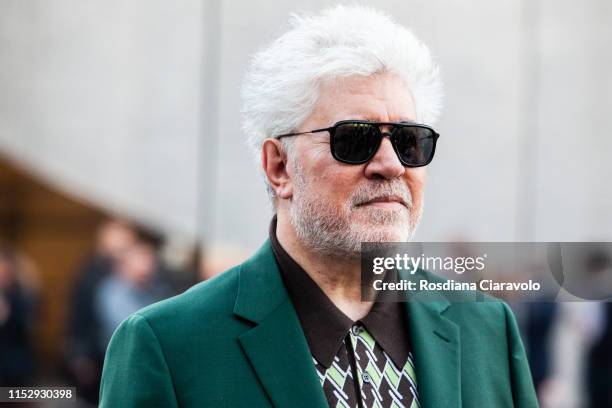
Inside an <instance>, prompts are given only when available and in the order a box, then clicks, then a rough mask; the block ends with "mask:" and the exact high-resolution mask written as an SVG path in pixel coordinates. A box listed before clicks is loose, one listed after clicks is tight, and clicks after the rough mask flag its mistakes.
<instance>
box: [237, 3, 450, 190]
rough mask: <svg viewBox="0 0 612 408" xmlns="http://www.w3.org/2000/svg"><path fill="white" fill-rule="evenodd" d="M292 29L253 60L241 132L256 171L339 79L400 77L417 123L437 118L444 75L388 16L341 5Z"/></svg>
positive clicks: (294, 18) (294, 22)
mask: <svg viewBox="0 0 612 408" xmlns="http://www.w3.org/2000/svg"><path fill="white" fill-rule="evenodd" d="M290 24H291V29H290V30H289V31H288V32H286V33H285V34H283V35H282V36H281V37H280V38H278V39H277V40H276V41H274V42H273V43H272V44H271V45H270V46H268V47H267V48H265V49H264V50H262V51H260V52H258V53H257V54H255V55H254V56H253V58H252V60H251V63H250V66H249V68H248V70H247V72H246V75H245V78H244V82H243V85H242V100H243V107H242V114H243V130H244V132H245V134H246V136H247V140H248V144H249V147H250V148H251V150H252V152H253V154H254V156H255V160H256V162H257V163H258V165H259V166H258V167H260V168H261V146H262V144H263V141H264V140H265V139H266V138H269V137H275V136H278V135H281V134H284V133H290V132H292V131H295V130H296V129H298V128H299V126H300V125H301V124H302V123H303V122H304V120H305V119H306V118H307V117H308V116H309V115H310V113H311V112H312V111H313V109H314V107H315V104H316V103H317V100H318V96H319V86H320V84H321V83H322V82H324V81H329V80H333V79H335V78H340V77H347V76H352V75H359V76H370V75H373V74H377V73H387V72H388V73H393V74H396V75H398V76H399V77H400V78H401V79H402V80H403V81H404V82H405V83H406V84H407V85H408V87H409V89H410V91H411V93H412V97H413V99H414V102H415V105H416V114H417V121H419V122H421V123H426V124H432V123H434V122H435V121H436V120H437V118H438V116H439V113H440V110H441V105H442V81H441V78H440V74H439V69H438V67H437V65H436V64H435V63H434V62H433V60H432V58H431V54H430V52H429V49H428V48H427V46H425V44H423V43H422V42H421V41H420V40H419V39H417V38H416V37H415V36H414V34H412V32H411V31H409V30H408V29H407V28H405V27H403V26H401V25H399V24H397V23H396V22H394V21H393V19H392V18H391V17H390V16H389V15H387V14H385V13H383V12H380V11H378V10H376V9H373V8H371V7H365V6H356V5H354V6H343V5H338V6H335V7H332V8H328V9H325V10H323V11H322V12H321V13H319V14H316V15H308V16H298V15H296V14H292V15H291V19H290ZM283 140H284V141H285V140H287V139H283ZM283 145H284V146H285V147H286V148H287V147H288V145H289V144H288V143H286V142H285V143H283ZM264 180H265V177H264ZM266 185H267V186H268V190H269V191H270V189H269V185H268V183H267V180H266Z"/></svg>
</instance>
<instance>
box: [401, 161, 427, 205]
mask: <svg viewBox="0 0 612 408" xmlns="http://www.w3.org/2000/svg"><path fill="white" fill-rule="evenodd" d="M405 179H406V183H407V184H408V188H409V189H410V193H411V194H412V199H413V200H414V201H415V204H417V205H418V204H420V203H421V202H422V201H423V193H424V190H425V181H426V179H427V171H426V170H425V168H424V167H419V168H415V169H406V177H405Z"/></svg>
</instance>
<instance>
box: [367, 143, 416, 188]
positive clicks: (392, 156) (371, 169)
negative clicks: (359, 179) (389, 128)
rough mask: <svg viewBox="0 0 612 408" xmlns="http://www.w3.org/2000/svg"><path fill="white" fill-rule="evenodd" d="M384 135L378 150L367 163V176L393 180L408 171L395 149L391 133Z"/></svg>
mask: <svg viewBox="0 0 612 408" xmlns="http://www.w3.org/2000/svg"><path fill="white" fill-rule="evenodd" d="M384 136H385V137H383V140H382V142H381V143H380V146H379V148H378V151H377V152H376V154H375V155H374V157H372V159H371V160H370V161H369V162H368V163H367V164H366V167H365V176H366V177H367V178H372V179H385V180H392V179H394V178H397V177H400V176H402V175H403V174H404V172H405V171H406V168H405V167H404V165H403V164H402V162H400V160H399V158H398V157H397V154H396V153H395V150H394V149H393V145H392V144H391V140H390V139H389V134H388V133H384Z"/></svg>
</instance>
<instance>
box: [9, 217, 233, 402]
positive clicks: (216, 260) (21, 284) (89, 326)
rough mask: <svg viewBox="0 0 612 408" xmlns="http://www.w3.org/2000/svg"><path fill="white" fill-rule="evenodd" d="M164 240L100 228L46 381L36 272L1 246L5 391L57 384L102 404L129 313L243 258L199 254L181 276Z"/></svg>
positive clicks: (116, 226) (129, 229) (112, 226)
mask: <svg viewBox="0 0 612 408" xmlns="http://www.w3.org/2000/svg"><path fill="white" fill-rule="evenodd" d="M163 245H164V240H163V238H162V237H161V236H159V235H157V234H155V233H153V232H151V231H149V230H147V229H144V228H142V227H139V226H137V225H135V224H132V223H129V222H127V221H124V220H119V219H108V220H106V221H104V222H103V223H102V224H101V225H100V226H99V228H98V231H97V236H96V239H95V248H94V251H93V252H92V253H91V254H89V255H88V256H86V257H85V258H84V259H83V260H82V261H81V263H80V267H79V268H78V271H77V273H76V279H75V281H74V282H73V284H72V291H71V296H70V298H69V299H66V300H64V299H58V301H60V302H65V303H66V304H67V307H68V311H67V318H66V322H65V325H64V326H65V327H64V330H63V336H62V337H63V340H62V344H61V350H58V353H59V354H60V355H61V359H60V360H61V361H60V362H59V363H58V364H56V365H55V367H54V368H53V370H52V371H54V373H52V374H51V376H49V374H48V373H45V375H44V379H42V380H41V378H42V376H41V372H40V371H41V364H39V363H38V359H37V354H36V347H35V346H36V344H35V342H36V338H35V330H34V327H35V325H36V324H37V322H38V321H39V319H40V316H41V304H40V296H39V293H38V283H37V282H36V271H35V268H34V267H33V264H32V262H31V261H28V260H27V258H25V257H24V256H23V255H19V254H18V251H17V250H16V249H15V248H12V247H10V246H9V245H7V244H3V245H2V246H0V386H7V385H11V386H32V385H36V384H44V383H54V384H69V385H71V386H76V387H77V395H78V398H79V400H80V403H81V405H82V406H95V405H97V402H98V390H99V385H100V376H101V371H102V365H103V361H104V353H105V350H106V347H107V346H108V343H109V341H110V338H111V336H112V334H113V332H114V330H115V329H116V328H117V326H118V325H119V324H120V323H121V321H122V320H123V319H125V318H126V317H127V316H128V315H130V314H131V313H133V312H135V311H137V310H139V309H141V308H143V307H145V306H148V305H150V304H152V303H155V302H157V301H160V300H163V299H165V298H168V297H170V296H173V295H175V294H178V293H180V292H182V291H183V290H185V289H187V288H188V287H189V286H191V285H193V284H195V283H197V282H198V281H201V280H205V279H207V278H210V277H212V276H214V275H216V274H218V273H220V272H221V271H223V270H225V269H227V268H229V267H230V266H232V265H234V264H237V263H239V262H240V261H241V260H242V259H241V258H240V256H241V254H240V253H239V252H238V251H236V250H234V249H228V248H218V249H217V251H215V253H213V252H211V253H210V254H207V255H208V256H206V257H203V256H202V255H203V254H202V251H201V250H200V249H194V252H193V256H192V257H191V259H189V260H188V262H186V265H184V266H183V267H182V270H176V268H171V267H169V266H168V263H167V262H165V261H164V257H163V256H162V253H163V251H162V249H163Z"/></svg>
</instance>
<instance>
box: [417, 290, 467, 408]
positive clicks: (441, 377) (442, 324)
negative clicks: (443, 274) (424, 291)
mask: <svg viewBox="0 0 612 408" xmlns="http://www.w3.org/2000/svg"><path fill="white" fill-rule="evenodd" d="M430 295H431V293H429V294H428V296H427V299H424V300H418V294H417V298H416V299H411V300H409V301H408V302H406V304H405V305H406V310H407V317H408V327H409V329H410V338H411V342H412V349H413V354H414V359H415V369H416V376H417V387H418V390H419V400H420V402H421V407H423V408H447V407H460V406H461V354H460V349H461V343H460V333H459V327H458V326H457V325H456V324H455V323H453V322H452V321H451V320H449V319H448V318H446V317H444V315H443V313H444V311H445V310H446V309H447V308H448V307H449V305H450V304H449V302H448V301H447V300H446V299H444V297H442V296H441V295H440V297H439V299H432V298H431V296H430Z"/></svg>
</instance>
